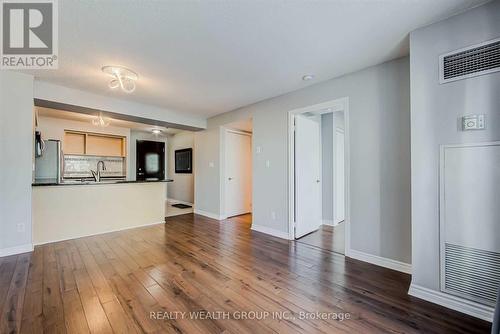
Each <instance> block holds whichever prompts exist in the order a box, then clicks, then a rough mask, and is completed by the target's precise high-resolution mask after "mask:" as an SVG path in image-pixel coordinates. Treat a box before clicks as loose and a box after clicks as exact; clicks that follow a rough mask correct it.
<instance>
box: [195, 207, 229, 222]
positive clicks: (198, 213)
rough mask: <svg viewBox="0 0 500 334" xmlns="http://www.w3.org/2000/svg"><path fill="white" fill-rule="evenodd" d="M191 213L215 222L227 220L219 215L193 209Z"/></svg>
mask: <svg viewBox="0 0 500 334" xmlns="http://www.w3.org/2000/svg"><path fill="white" fill-rule="evenodd" d="M193 212H194V213H195V214H197V215H200V216H205V217H208V218H212V219H215V220H224V219H226V218H227V217H225V216H223V215H219V214H216V213H213V212H208V211H203V210H200V209H196V208H195V209H194V211H193Z"/></svg>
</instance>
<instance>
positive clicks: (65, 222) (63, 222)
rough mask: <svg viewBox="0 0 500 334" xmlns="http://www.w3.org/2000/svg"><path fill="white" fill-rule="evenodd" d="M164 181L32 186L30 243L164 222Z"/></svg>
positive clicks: (165, 183)
mask: <svg viewBox="0 0 500 334" xmlns="http://www.w3.org/2000/svg"><path fill="white" fill-rule="evenodd" d="M167 182H172V180H161V181H158V180H155V181H113V182H112V181H104V182H78V183H50V182H47V183H45V184H39V183H34V184H33V192H32V202H33V210H32V214H33V244H35V245H39V244H44V243H48V242H54V241H60V240H67V239H73V238H79V237H84V236H89V235H94V234H100V233H106V232H112V231H118V230H124V229H129V228H134V227H140V226H147V225H152V224H158V223H163V222H164V220H165V199H166V194H167V191H166V185H167Z"/></svg>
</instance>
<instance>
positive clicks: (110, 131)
mask: <svg viewBox="0 0 500 334" xmlns="http://www.w3.org/2000/svg"><path fill="white" fill-rule="evenodd" d="M34 119H35V122H34V124H35V129H34V145H35V149H34V152H35V154H34V157H33V184H32V218H33V236H32V239H33V243H34V244H35V245H38V244H44V243H48V242H54V241H61V240H67V239H73V238H79V237H83V236H88V235H94V234H100V233H106V232H112V231H118V230H123V229H128V228H134V227H140V226H147V225H152V224H159V223H164V222H165V216H166V213H165V210H166V209H165V208H166V206H165V203H166V198H167V184H168V183H170V182H173V180H172V179H169V178H167V161H168V159H167V152H166V149H167V145H166V143H167V137H168V136H169V135H171V134H172V133H175V132H176V131H178V130H177V129H170V128H168V127H165V126H160V125H152V124H146V123H139V122H137V121H135V120H134V121H131V120H121V119H114V118H111V117H109V116H108V115H106V114H104V115H103V114H100V113H99V114H95V113H94V114H86V113H76V112H70V111H67V110H61V109H56V108H49V107H44V106H36V107H35V110H34Z"/></svg>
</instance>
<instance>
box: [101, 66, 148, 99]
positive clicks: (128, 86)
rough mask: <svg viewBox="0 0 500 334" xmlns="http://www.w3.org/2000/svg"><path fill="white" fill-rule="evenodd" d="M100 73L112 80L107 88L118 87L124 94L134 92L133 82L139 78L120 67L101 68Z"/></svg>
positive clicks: (130, 71) (132, 72)
mask: <svg viewBox="0 0 500 334" xmlns="http://www.w3.org/2000/svg"><path fill="white" fill-rule="evenodd" d="M102 71H103V72H104V73H106V74H107V75H109V76H110V77H111V78H112V79H111V81H110V82H109V84H108V86H109V88H111V89H116V88H118V87H120V88H121V89H122V91H124V92H125V93H132V92H133V91H134V90H135V82H136V81H137V79H138V78H139V76H138V75H137V73H135V72H134V71H132V70H129V69H128V68H125V67H122V66H103V67H102Z"/></svg>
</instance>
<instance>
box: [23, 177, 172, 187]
mask: <svg viewBox="0 0 500 334" xmlns="http://www.w3.org/2000/svg"><path fill="white" fill-rule="evenodd" d="M160 182H174V180H172V179H165V180H144V181H134V180H130V181H129V180H125V181H116V182H107V181H104V182H82V183H76V182H75V183H57V182H47V183H32V184H31V186H32V187H53V186H94V185H114V184H131V183H160Z"/></svg>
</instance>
